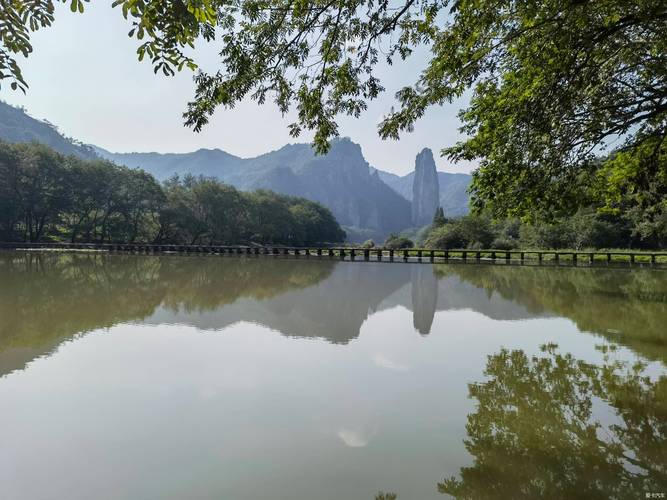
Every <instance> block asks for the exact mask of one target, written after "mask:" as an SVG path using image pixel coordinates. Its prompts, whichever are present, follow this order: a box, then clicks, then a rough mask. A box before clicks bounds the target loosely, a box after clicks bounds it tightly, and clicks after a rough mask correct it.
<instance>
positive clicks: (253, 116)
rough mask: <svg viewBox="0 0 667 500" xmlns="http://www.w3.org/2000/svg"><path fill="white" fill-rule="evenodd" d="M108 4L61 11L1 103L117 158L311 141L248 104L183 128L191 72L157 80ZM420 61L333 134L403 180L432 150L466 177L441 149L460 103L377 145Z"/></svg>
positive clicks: (211, 55) (202, 55)
mask: <svg viewBox="0 0 667 500" xmlns="http://www.w3.org/2000/svg"><path fill="white" fill-rule="evenodd" d="M110 5H111V2H110V1H108V2H92V3H90V4H86V12H85V13H84V14H82V15H81V14H72V13H71V12H70V11H69V8H68V7H67V6H64V5H62V4H59V6H58V7H57V11H56V22H55V23H54V25H53V26H52V27H51V28H48V29H45V30H42V31H40V32H38V33H35V34H34V35H33V46H34V52H33V54H32V55H31V56H30V58H29V59H27V60H25V61H23V62H22V68H23V72H24V76H25V77H26V78H27V80H28V83H29V85H30V89H29V90H28V92H27V95H23V94H22V93H20V92H14V91H11V90H10V89H9V86H8V85H4V86H3V88H2V90H1V91H0V98H1V99H3V100H5V101H7V102H9V103H11V104H14V105H17V104H18V105H22V106H24V107H25V108H26V109H27V110H28V112H29V113H30V114H31V115H32V116H33V117H35V118H40V119H42V118H46V119H48V120H49V121H51V122H53V123H55V124H56V125H58V126H59V128H60V130H61V131H62V132H63V133H64V134H65V135H68V136H71V137H75V138H77V139H79V140H82V141H84V142H87V143H92V144H95V145H98V146H101V147H103V148H106V149H108V150H110V151H114V152H129V151H158V152H186V151H192V150H195V149H199V148H220V149H222V150H224V151H227V152H229V153H232V154H235V155H238V156H241V157H249V156H256V155H258V154H261V153H264V152H266V151H270V150H273V149H277V148H279V147H281V146H283V145H284V144H286V143H288V142H308V141H310V139H311V136H310V134H303V135H302V136H301V137H299V139H296V140H295V139H293V138H291V137H290V136H289V134H288V132H287V124H288V123H290V122H291V121H292V120H291V117H289V116H287V117H282V116H281V115H280V113H279V112H278V111H277V110H276V108H275V106H274V105H273V104H272V103H268V104H265V105H264V106H258V105H257V104H256V103H255V102H252V101H248V102H243V103H241V104H239V105H238V106H237V107H236V108H234V109H233V110H225V109H222V108H220V109H219V110H218V111H217V112H216V114H215V116H214V117H213V118H212V120H211V122H210V124H209V125H208V126H207V127H205V129H204V130H203V131H202V132H200V133H195V132H192V131H191V130H190V129H188V128H186V127H184V126H183V124H182V118H181V114H182V112H183V111H184V110H185V107H186V103H187V102H188V101H189V100H190V99H191V97H192V95H193V82H192V73H191V72H190V71H185V70H184V71H183V72H182V73H180V74H178V75H177V76H176V77H172V78H165V77H161V76H155V75H154V74H153V71H152V68H151V66H150V64H149V63H146V62H143V63H139V62H138V61H137V59H136V53H135V52H136V46H137V42H136V41H135V40H131V39H129V38H128V37H127V32H128V31H129V29H130V25H129V24H128V22H127V21H125V20H124V19H123V18H122V15H121V13H120V11H119V9H112V8H111V6H110ZM216 43H217V42H214V44H212V45H209V46H206V45H201V46H199V47H197V51H196V57H197V61H198V62H199V63H200V64H201V65H202V67H204V68H205V69H213V68H215V67H216V62H217V59H218V58H217V48H216V47H217V45H216ZM424 63H425V54H424V53H423V52H422V54H421V55H418V56H415V57H413V58H412V59H411V60H410V61H409V62H408V63H401V64H395V65H394V66H392V67H383V68H381V69H380V73H379V74H380V76H381V78H382V80H383V83H384V86H385V87H386V88H387V91H385V92H384V93H383V94H382V95H381V96H380V98H378V99H377V100H376V101H374V102H372V103H370V105H369V107H368V110H367V111H366V113H364V114H363V115H362V117H361V118H360V119H354V118H349V117H344V118H341V119H340V121H339V123H340V132H341V135H343V136H349V137H351V138H352V139H353V140H354V141H355V142H358V143H359V144H361V147H362V149H363V152H364V156H365V157H366V159H367V160H368V161H369V163H370V164H371V165H373V166H374V167H377V168H380V169H383V170H387V171H390V172H394V173H397V174H406V173H408V172H410V171H411V170H412V169H413V168H414V158H415V156H416V154H417V153H418V152H419V151H420V150H421V149H422V148H423V147H430V148H431V149H433V151H434V154H435V156H436V164H437V166H438V169H439V170H447V171H451V172H468V171H470V169H471V165H469V164H467V165H463V164H460V165H451V164H450V163H449V162H448V161H447V160H446V159H445V158H440V157H439V150H440V149H441V148H442V147H444V146H449V145H452V144H454V143H455V142H456V141H457V140H458V139H459V138H460V134H459V133H458V130H457V129H458V127H459V120H458V118H457V116H456V115H457V112H458V109H459V108H460V106H461V103H455V104H453V105H447V106H443V107H438V108H434V109H431V110H430V111H429V112H428V113H427V114H426V116H425V117H424V118H423V119H422V120H421V121H419V122H418V123H417V125H416V127H415V130H414V132H413V133H411V134H404V136H403V137H402V138H401V140H400V141H383V140H381V139H380V138H379V137H378V136H377V130H376V123H377V121H378V120H379V118H380V117H381V116H382V115H383V114H384V113H385V112H387V111H388V110H389V109H390V107H391V105H392V104H393V103H394V98H393V95H394V92H395V91H396V90H397V89H399V88H400V87H401V86H403V85H405V84H409V83H412V82H414V80H415V79H416V77H417V75H418V73H419V71H420V69H421V68H422V67H423V65H424Z"/></svg>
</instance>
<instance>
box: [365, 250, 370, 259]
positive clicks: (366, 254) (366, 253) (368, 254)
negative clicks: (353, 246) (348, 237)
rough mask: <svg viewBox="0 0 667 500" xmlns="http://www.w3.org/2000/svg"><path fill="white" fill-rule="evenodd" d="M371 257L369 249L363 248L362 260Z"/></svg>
mask: <svg viewBox="0 0 667 500" xmlns="http://www.w3.org/2000/svg"><path fill="white" fill-rule="evenodd" d="M370 258H371V251H370V250H368V249H365V250H364V260H369V259H370Z"/></svg>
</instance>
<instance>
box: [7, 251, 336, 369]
mask: <svg viewBox="0 0 667 500" xmlns="http://www.w3.org/2000/svg"><path fill="white" fill-rule="evenodd" d="M283 263H284V261H278V260H276V261H271V260H267V259H244V262H243V265H239V261H238V260H232V259H214V258H206V257H200V258H197V257H183V256H173V257H161V258H156V257H151V256H131V255H105V254H92V253H91V254H86V253H51V252H49V253H43V252H39V253H38V252H35V253H32V252H16V253H2V254H0V318H2V321H0V374H2V373H6V372H7V371H11V370H13V369H15V368H20V367H22V366H23V364H24V363H25V362H26V360H29V359H32V358H33V357H35V356H38V355H40V354H43V353H46V352H50V351H52V350H53V349H54V348H55V347H56V346H57V345H58V344H59V343H60V342H62V341H63V340H66V339H68V338H71V337H72V336H73V335H75V334H77V333H80V332H86V331H90V330H94V329H99V328H106V327H110V326H113V325H115V324H117V323H121V322H127V321H137V320H142V319H144V318H146V317H147V316H149V315H151V314H152V313H153V312H154V311H155V308H156V307H157V306H158V305H160V304H162V303H164V304H166V305H167V306H172V307H181V308H185V309H188V310H206V309H215V308H217V307H220V306H222V305H224V304H228V303H230V302H233V301H235V300H236V299H238V298H240V297H252V298H257V299H260V298H267V297H273V296H275V295H278V294H280V293H283V292H284V291H285V290H289V289H298V288H305V287H308V286H311V285H313V284H315V283H318V282H319V281H321V280H323V279H325V278H326V277H327V276H329V275H330V273H331V271H332V269H333V266H334V265H335V263H329V262H321V263H320V262H318V263H317V264H316V265H300V266H293V265H288V266H284V265H282V264H283ZM10 350H11V351H12V352H11V353H9V351H10ZM8 353H9V354H8Z"/></svg>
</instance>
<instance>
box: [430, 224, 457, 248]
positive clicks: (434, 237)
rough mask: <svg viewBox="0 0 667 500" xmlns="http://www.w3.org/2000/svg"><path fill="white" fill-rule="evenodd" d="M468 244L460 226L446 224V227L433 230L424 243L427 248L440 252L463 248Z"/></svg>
mask: <svg viewBox="0 0 667 500" xmlns="http://www.w3.org/2000/svg"><path fill="white" fill-rule="evenodd" d="M467 244H468V241H467V240H466V239H465V236H464V235H463V231H462V230H461V226H460V225H459V224H445V225H444V226H441V227H436V228H433V229H432V230H431V232H430V233H429V235H428V236H427V237H426V240H425V241H424V246H425V247H426V248H435V249H440V250H447V249H450V248H463V247H465V246H466V245H467Z"/></svg>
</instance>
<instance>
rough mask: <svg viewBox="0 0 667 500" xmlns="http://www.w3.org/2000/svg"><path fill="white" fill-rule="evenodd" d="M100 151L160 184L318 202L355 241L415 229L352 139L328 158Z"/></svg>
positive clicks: (301, 147) (295, 152)
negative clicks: (173, 181)
mask: <svg viewBox="0 0 667 500" xmlns="http://www.w3.org/2000/svg"><path fill="white" fill-rule="evenodd" d="M95 151H96V152H97V153H98V154H99V155H100V156H102V157H103V158H107V159H109V160H111V161H113V162H115V163H119V164H122V165H127V166H129V167H141V168H143V169H144V170H146V171H148V172H150V173H151V174H153V175H154V176H155V177H157V178H158V179H159V180H165V179H167V178H169V177H171V176H172V175H175V174H179V175H184V174H188V173H189V174H193V175H205V176H210V177H216V178H218V179H220V180H221V181H223V182H226V183H228V184H231V185H233V186H235V187H237V188H238V189H241V190H253V189H271V190H273V191H276V192H279V193H284V194H289V195H293V196H303V197H304V198H308V199H310V200H314V201H318V202H320V203H322V204H323V205H324V206H326V207H328V208H329V209H330V210H331V211H332V212H333V214H334V216H335V217H336V219H337V220H338V222H339V223H340V224H341V225H342V226H344V227H345V229H346V231H347V232H348V239H350V240H352V241H360V240H364V239H366V238H375V239H378V240H383V239H384V238H385V237H386V235H387V234H388V233H390V232H399V231H401V230H403V229H405V228H408V227H410V226H411V221H410V213H411V208H410V202H409V201H407V200H406V199H405V198H404V197H402V196H400V195H399V194H398V193H396V192H395V191H394V190H392V189H391V188H390V187H389V186H387V184H385V183H384V182H383V181H382V180H381V179H380V177H379V175H378V174H377V173H376V172H375V169H371V167H370V166H369V165H368V162H367V161H366V160H365V159H364V156H363V154H362V152H361V147H360V146H359V145H358V144H355V143H354V142H352V141H351V140H350V139H348V138H343V139H337V140H334V141H333V142H332V145H331V149H330V151H329V152H328V153H327V154H326V155H316V154H315V152H314V151H313V149H312V147H311V146H310V145H308V144H288V145H286V146H283V147H282V148H280V149H278V150H276V151H271V152H269V153H266V154H263V155H261V156H257V157H255V158H239V157H237V156H234V155H230V154H229V153H225V152H224V151H221V150H219V149H213V150H210V149H200V150H198V151H195V152H193V153H183V154H175V153H171V154H161V153H110V152H108V151H106V150H104V149H102V148H95Z"/></svg>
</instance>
